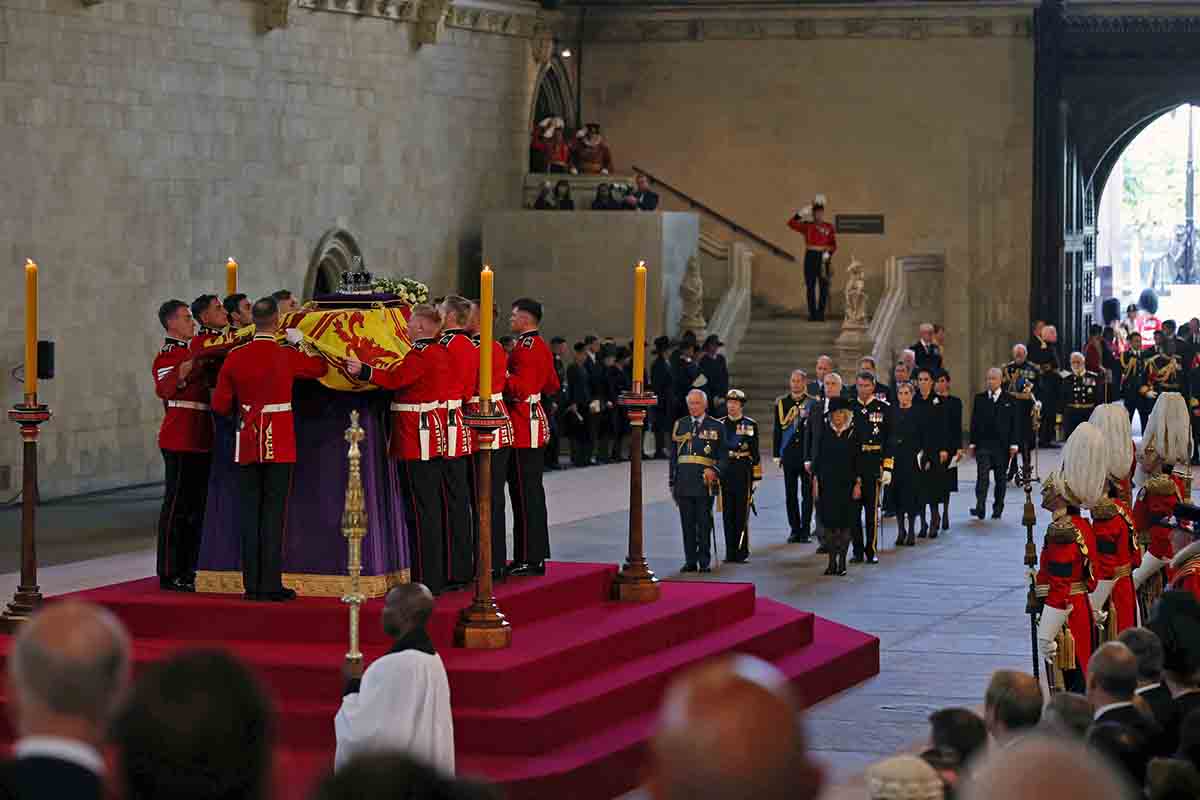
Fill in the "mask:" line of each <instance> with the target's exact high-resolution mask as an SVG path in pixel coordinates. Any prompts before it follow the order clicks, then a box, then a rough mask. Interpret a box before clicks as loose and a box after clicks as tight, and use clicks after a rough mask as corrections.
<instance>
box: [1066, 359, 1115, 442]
mask: <svg viewBox="0 0 1200 800" xmlns="http://www.w3.org/2000/svg"><path fill="white" fill-rule="evenodd" d="M1086 363H1087V362H1086V359H1085V358H1084V356H1083V353H1080V352H1074V353H1071V370H1070V372H1068V373H1067V374H1066V375H1064V376H1063V378H1062V383H1061V387H1062V389H1061V391H1062V394H1061V395H1060V398H1061V399H1060V402H1059V404H1058V408H1059V409H1060V414H1059V417H1058V421H1059V422H1061V423H1062V427H1063V438H1064V439H1070V438H1071V434H1072V433H1073V432H1074V431H1075V428H1077V427H1078V426H1079V423H1081V422H1087V420H1088V418H1089V417H1091V416H1092V412H1093V411H1095V410H1096V406H1097V405H1099V404H1100V402H1101V401H1102V400H1103V399H1104V378H1103V377H1101V376H1100V375H1099V374H1098V373H1095V372H1092V371H1090V370H1088V369H1087V366H1086Z"/></svg>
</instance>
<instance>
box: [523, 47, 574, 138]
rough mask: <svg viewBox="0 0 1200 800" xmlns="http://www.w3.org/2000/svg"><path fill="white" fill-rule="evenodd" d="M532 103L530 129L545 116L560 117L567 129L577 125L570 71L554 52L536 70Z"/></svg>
mask: <svg viewBox="0 0 1200 800" xmlns="http://www.w3.org/2000/svg"><path fill="white" fill-rule="evenodd" d="M534 86H535V88H534V90H533V105H532V106H531V107H530V109H529V126H530V128H531V129H532V127H533V126H534V125H536V124H537V122H538V121H539V120H542V119H545V118H546V117H562V118H563V121H564V122H565V123H566V124H567V130H568V131H571V130H574V129H575V128H576V127H578V125H579V123H578V121H577V120H576V119H575V88H574V87H573V86H572V85H571V72H570V70H568V69H567V65H566V63H565V62H564V61H563V59H562V58H561V57H560V56H559V55H558V54H557V53H555V54H554V55H552V56H551V57H550V59H549V60H547V61H546V63H545V64H542V66H541V68H540V69H539V70H538V77H537V82H536V83H535V84H534Z"/></svg>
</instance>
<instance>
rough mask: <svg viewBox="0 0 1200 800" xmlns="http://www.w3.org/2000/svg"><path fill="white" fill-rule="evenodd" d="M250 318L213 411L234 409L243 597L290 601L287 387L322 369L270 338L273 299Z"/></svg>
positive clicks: (291, 449)
mask: <svg viewBox="0 0 1200 800" xmlns="http://www.w3.org/2000/svg"><path fill="white" fill-rule="evenodd" d="M251 313H252V316H253V319H254V329H255V332H254V338H253V339H252V340H250V341H249V342H247V343H246V344H243V345H239V346H238V347H235V348H233V350H231V351H230V352H229V355H228V356H227V357H226V358H225V363H224V365H222V367H221V372H220V374H219V375H218V376H217V388H216V391H214V392H213V396H212V408H213V411H215V412H216V413H218V414H224V415H229V414H232V413H233V412H234V411H235V410H236V411H237V438H236V440H235V442H234V456H233V458H234V461H235V462H236V463H237V465H238V468H237V484H238V530H239V532H240V535H241V540H242V582H243V584H244V585H245V591H246V599H248V600H291V599H292V598H294V597H295V596H296V593H295V592H294V591H292V590H291V589H285V588H284V586H283V581H282V573H283V528H284V523H285V522H286V520H287V501H288V494H289V492H290V491H291V483H292V464H294V463H296V431H295V428H294V427H293V420H292V382H293V381H294V380H295V379H296V378H314V379H315V378H320V377H321V376H322V375H324V374H325V371H326V370H327V369H328V366H327V365H326V363H325V361H324V360H323V359H322V358H320V357H318V356H310V355H304V354H302V353H301V352H299V351H298V350H295V349H292V348H290V347H283V346H281V345H280V344H279V343H278V342H277V341H276V340H275V330H276V329H277V328H278V327H279V308H278V306H277V305H276V303H275V300H274V298H271V297H264V298H262V299H261V300H259V301H258V302H257V303H255V304H254V308H253V311H252V312H251ZM288 336H289V337H290V338H289V341H291V342H293V343H295V344H298V343H299V342H300V341H302V340H303V335H300V334H299V331H296V332H295V335H294V334H293V333H291V332H289V333H288ZM297 337H298V338H297Z"/></svg>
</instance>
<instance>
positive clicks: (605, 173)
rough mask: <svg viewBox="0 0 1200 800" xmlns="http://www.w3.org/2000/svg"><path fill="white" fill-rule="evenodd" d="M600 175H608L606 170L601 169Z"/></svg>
mask: <svg viewBox="0 0 1200 800" xmlns="http://www.w3.org/2000/svg"><path fill="white" fill-rule="evenodd" d="M600 174H601V175H607V174H608V170H606V169H602V170H600Z"/></svg>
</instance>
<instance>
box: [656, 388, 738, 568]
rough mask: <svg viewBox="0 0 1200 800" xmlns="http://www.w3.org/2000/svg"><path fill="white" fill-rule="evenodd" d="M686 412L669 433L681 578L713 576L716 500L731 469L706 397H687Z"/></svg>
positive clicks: (719, 426) (721, 428) (698, 394)
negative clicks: (683, 575) (680, 530)
mask: <svg viewBox="0 0 1200 800" xmlns="http://www.w3.org/2000/svg"><path fill="white" fill-rule="evenodd" d="M687 406H688V415H687V416H685V417H680V418H679V419H678V420H676V421H675V428H674V430H673V431H672V433H671V440H672V441H671V450H670V457H671V461H670V470H669V473H668V474H669V479H668V483H669V485H670V487H671V496H672V497H674V498H675V505H677V506H678V507H679V522H680V526H681V527H682V528H683V553H684V564H683V569H682V570H681V572H696V571H699V572H709V571H711V566H710V564H711V562H712V534H713V516H712V508H713V498H714V497H715V496H716V492H717V487H718V485H719V482H720V480H721V473H722V472H723V471H724V470H725V469H726V467H727V466H728V463H729V457H728V451H727V447H726V440H725V426H724V425H722V424H721V423H720V422H717V421H716V420H715V419H713V418H712V417H710V416H708V414H707V413H706V412H707V409H708V397H707V396H706V395H705V394H704V392H702V391H700V390H699V389H694V390H692V391H691V392H688V394H687Z"/></svg>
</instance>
